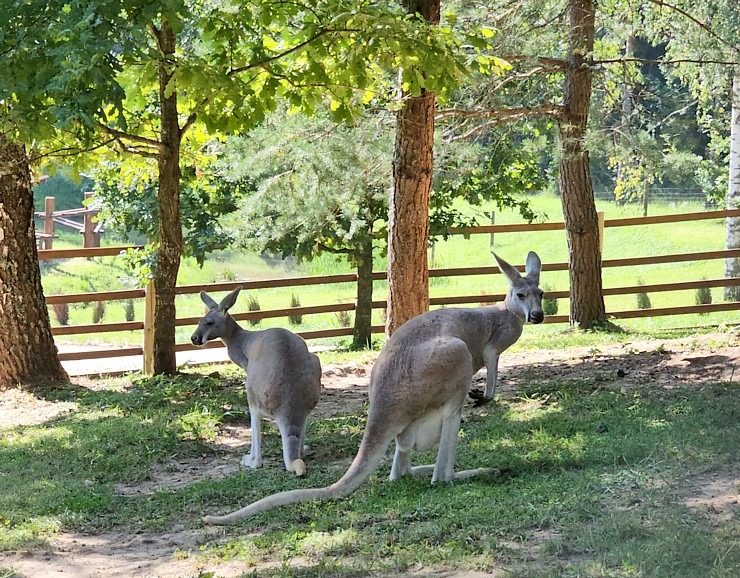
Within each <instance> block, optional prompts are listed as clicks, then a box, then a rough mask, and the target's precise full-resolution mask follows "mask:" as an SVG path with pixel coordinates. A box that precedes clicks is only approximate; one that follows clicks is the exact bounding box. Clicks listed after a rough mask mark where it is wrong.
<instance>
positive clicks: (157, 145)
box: [98, 122, 162, 152]
mask: <svg viewBox="0 0 740 578" xmlns="http://www.w3.org/2000/svg"><path fill="white" fill-rule="evenodd" d="M98 127H100V130H102V131H103V132H104V133H105V134H107V135H110V136H112V137H114V138H115V139H116V140H119V141H120V140H128V141H131V142H135V143H138V144H140V145H144V146H147V147H149V148H153V149H156V150H157V152H159V151H160V150H162V143H161V142H160V141H158V140H154V139H150V138H146V137H143V136H138V135H135V134H129V133H127V132H123V131H120V130H116V129H114V128H111V127H109V126H108V125H106V124H103V123H102V122H99V123H98Z"/></svg>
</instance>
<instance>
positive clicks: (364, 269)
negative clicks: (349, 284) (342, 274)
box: [352, 237, 373, 349]
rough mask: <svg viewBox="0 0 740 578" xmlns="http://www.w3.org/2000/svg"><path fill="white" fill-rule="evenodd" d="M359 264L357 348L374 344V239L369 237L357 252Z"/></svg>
mask: <svg viewBox="0 0 740 578" xmlns="http://www.w3.org/2000/svg"><path fill="white" fill-rule="evenodd" d="M355 262H356V264H357V307H356V309H355V327H354V333H353V337H352V346H353V347H354V348H356V349H363V348H369V347H371V346H372V333H371V331H372V318H373V240H372V237H368V238H367V240H366V241H364V242H363V243H362V247H361V249H360V250H359V251H358V252H357V253H356V254H355Z"/></svg>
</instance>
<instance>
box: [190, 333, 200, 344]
mask: <svg viewBox="0 0 740 578" xmlns="http://www.w3.org/2000/svg"><path fill="white" fill-rule="evenodd" d="M190 341H191V342H192V343H193V345H203V341H202V339H201V338H200V335H198V334H197V333H193V336H192V337H191V338H190Z"/></svg>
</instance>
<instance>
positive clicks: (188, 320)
mask: <svg viewBox="0 0 740 578" xmlns="http://www.w3.org/2000/svg"><path fill="white" fill-rule="evenodd" d="M730 216H740V209H733V210H724V211H708V212H704V213H685V214H677V215H658V216H653V217H636V218H620V219H610V220H604V221H603V226H604V228H610V227H625V226H636V225H653V224H662V223H677V222H685V221H697V220H705V219H721V218H726V217H730ZM563 229H564V223H562V222H551V223H533V224H511V225H488V226H481V227H471V228H468V229H455V230H453V231H451V233H452V234H463V235H470V234H488V233H505V232H525V231H547V230H553V231H554V230H563ZM138 248H141V247H138V246H124V247H99V248H88V249H54V250H39V252H38V253H39V259H40V260H51V259H70V258H80V257H85V258H93V257H106V256H116V255H120V254H121V253H122V252H125V251H127V250H129V249H138ZM725 258H740V249H729V250H716V251H699V252H691V253H680V254H666V255H650V256H644V257H627V258H619V259H605V260H603V261H602V267H603V268H605V269H607V268H614V267H639V266H645V265H660V264H670V263H681V262H690V261H706V260H716V259H725ZM516 268H517V269H518V270H519V271H524V266H523V265H518V266H516ZM567 270H568V263H565V262H562V263H544V264H543V265H542V271H567ZM499 272H500V271H499V268H498V267H496V266H484V267H454V268H438V269H430V270H429V277H430V278H439V277H460V276H471V275H493V274H498V273H499ZM386 279H387V273H386V272H384V271H378V272H374V273H373V280H376V281H383V280H386ZM356 282H357V274H356V273H346V274H339V275H313V276H306V277H283V278H273V279H260V280H247V281H227V282H221V283H208V284H202V285H188V286H179V287H177V288H176V294H177V295H192V294H196V293H199V292H200V291H208V292H221V291H223V292H225V291H232V290H234V289H236V288H237V287H239V288H242V289H243V290H245V291H251V290H257V289H269V288H280V287H283V288H284V287H306V286H312V285H329V284H340V283H356ZM736 286H740V278H737V277H733V278H718V279H704V280H699V281H684V282H678V283H654V284H650V285H633V286H626V287H608V288H604V289H603V295H604V296H605V297H607V296H615V295H630V294H637V293H659V292H664V291H687V290H696V289H699V288H714V287H736ZM545 296H546V297H547V298H551V299H567V298H569V297H570V291H568V290H557V291H555V290H553V291H548V292H546V295H545ZM504 298H505V294H479V295H456V296H444V297H432V298H431V299H430V304H431V305H432V306H447V305H468V304H475V303H478V304H490V303H496V302H499V301H503V299H504ZM127 299H148V295H147V291H146V290H145V289H128V290H116V291H103V292H94V293H77V294H68V295H50V296H48V297H47V298H46V301H47V304H49V305H56V304H68V303H88V302H98V301H120V300H127ZM372 307H373V309H384V308H385V307H386V303H385V302H384V301H373V302H372ZM355 309H356V303H355V302H354V301H350V302H345V303H332V304H324V305H310V306H302V307H289V308H282V309H273V310H260V311H248V312H242V313H236V314H233V317H234V318H235V319H236V320H237V321H258V320H261V319H271V318H280V317H293V316H304V315H315V314H325V313H340V312H349V311H354V310H355ZM735 310H740V303H737V302H725V303H713V304H706V305H687V306H683V307H665V308H652V309H639V310H627V311H609V312H608V313H607V314H608V316H610V317H612V318H615V319H630V318H641V317H656V316H662V315H679V314H688V313H708V312H717V311H735ZM199 320H200V317H184V318H178V319H176V320H175V324H176V326H178V327H184V326H194V325H196V324H197V323H198V322H199ZM568 321H569V319H568V316H567V315H551V316H547V317H546V318H545V322H546V323H567V322H568ZM144 329H145V322H143V321H127V322H121V323H94V324H86V325H73V326H69V325H66V326H58V327H54V328H52V332H53V334H54V335H58V336H63V335H82V334H95V333H109V332H119V331H142V330H144ZM371 331H372V333H384V331H385V327H384V326H382V325H374V326H372V328H371ZM296 333H297V334H298V335H300V336H301V337H303V338H304V339H307V340H309V339H319V338H329V337H343V336H350V335H352V334H353V328H351V327H338V328H332V329H321V330H314V331H297V332H296ZM220 347H223V344H222V343H221V342H220V341H218V342H211V343H208V344H207V345H206V348H208V349H210V348H220ZM195 349H199V348H197V347H195V346H194V345H192V344H190V343H182V344H177V345H176V346H175V350H176V351H191V350H195ZM143 353H144V350H143V347H124V348H117V349H96V350H92V351H73V352H65V353H61V354H60V359H61V360H62V361H65V360H80V359H96V358H111V357H126V356H132V355H142V354H143Z"/></svg>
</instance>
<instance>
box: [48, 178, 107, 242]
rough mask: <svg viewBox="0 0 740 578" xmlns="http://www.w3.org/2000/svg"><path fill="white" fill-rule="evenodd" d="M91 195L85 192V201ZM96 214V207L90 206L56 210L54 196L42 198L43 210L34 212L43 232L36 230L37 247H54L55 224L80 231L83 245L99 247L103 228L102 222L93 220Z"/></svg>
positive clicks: (91, 194)
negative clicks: (79, 219) (42, 224)
mask: <svg viewBox="0 0 740 578" xmlns="http://www.w3.org/2000/svg"><path fill="white" fill-rule="evenodd" d="M92 196H93V193H91V192H87V193H85V201H88V200H89V199H91V198H92ZM97 214H98V209H97V208H96V207H92V206H85V207H80V208H78V209H67V210H64V211H57V210H56V198H55V197H46V198H45V199H44V210H43V211H39V212H36V213H34V215H35V216H36V217H40V218H41V219H42V220H43V222H44V232H43V233H41V232H38V231H37V232H36V242H37V243H38V247H39V249H45V250H49V249H52V248H53V247H54V239H56V237H57V236H56V234H55V233H54V229H55V225H56V224H59V225H64V226H65V227H69V228H70V229H73V230H74V231H77V232H78V233H82V246H83V247H85V248H89V247H100V236H101V235H102V234H103V228H102V223H96V222H95V219H94V218H95V216H96V215H97ZM78 218H82V221H76V220H75V219H78Z"/></svg>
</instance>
